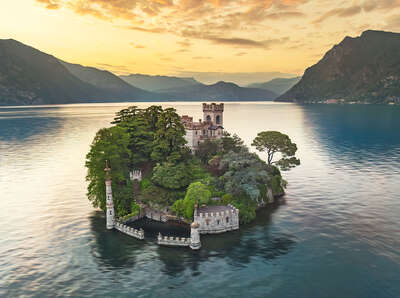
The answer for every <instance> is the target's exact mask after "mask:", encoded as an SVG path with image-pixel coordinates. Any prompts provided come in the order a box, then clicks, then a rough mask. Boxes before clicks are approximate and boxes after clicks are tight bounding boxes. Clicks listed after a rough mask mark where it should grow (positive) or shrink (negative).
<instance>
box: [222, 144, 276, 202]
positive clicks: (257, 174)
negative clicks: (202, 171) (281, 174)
mask: <svg viewBox="0 0 400 298" xmlns="http://www.w3.org/2000/svg"><path fill="white" fill-rule="evenodd" d="M222 166H223V167H225V168H226V171H225V174H224V175H223V176H221V178H220V180H221V182H222V184H223V188H224V191H225V192H226V193H230V194H232V195H233V196H239V195H241V194H246V195H247V196H249V197H250V198H251V199H252V200H254V201H256V202H259V201H260V200H261V199H262V198H261V193H260V189H259V184H266V183H267V181H268V178H269V177H270V174H269V172H268V166H267V165H266V164H265V162H264V161H262V160H261V159H260V158H259V157H258V156H257V154H255V153H250V152H249V151H248V150H247V148H242V149H241V150H240V151H239V152H237V153H236V152H233V151H232V152H229V153H227V154H225V156H224V158H223V159H222Z"/></svg>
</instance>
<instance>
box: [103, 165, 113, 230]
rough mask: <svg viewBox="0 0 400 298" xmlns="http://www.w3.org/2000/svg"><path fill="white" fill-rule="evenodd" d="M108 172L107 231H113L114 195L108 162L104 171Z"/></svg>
mask: <svg viewBox="0 0 400 298" xmlns="http://www.w3.org/2000/svg"><path fill="white" fill-rule="evenodd" d="M104 171H105V172H106V205H107V210H106V219H107V224H106V226H107V229H109V230H111V229H113V228H114V217H115V215H114V200H113V195H112V188H111V177H110V171H111V169H110V167H109V166H108V162H106V168H105V169H104Z"/></svg>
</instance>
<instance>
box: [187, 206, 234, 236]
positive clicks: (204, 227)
mask: <svg viewBox="0 0 400 298" xmlns="http://www.w3.org/2000/svg"><path fill="white" fill-rule="evenodd" d="M194 221H196V222H198V223H199V233H200V234H219V233H224V232H229V231H233V230H238V229H239V210H238V209H237V208H236V207H234V206H232V205H230V204H229V205H227V206H209V207H204V208H199V209H198V210H196V211H195V213H194Z"/></svg>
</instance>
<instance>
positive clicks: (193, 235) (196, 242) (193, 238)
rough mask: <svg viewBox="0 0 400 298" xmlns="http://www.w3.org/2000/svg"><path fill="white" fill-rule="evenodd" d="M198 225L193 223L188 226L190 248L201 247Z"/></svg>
mask: <svg viewBox="0 0 400 298" xmlns="http://www.w3.org/2000/svg"><path fill="white" fill-rule="evenodd" d="M199 226H200V225H199V223H198V222H196V221H194V222H193V223H192V224H191V225H190V245H189V246H190V248H191V249H199V248H200V247H201V242H200V233H199Z"/></svg>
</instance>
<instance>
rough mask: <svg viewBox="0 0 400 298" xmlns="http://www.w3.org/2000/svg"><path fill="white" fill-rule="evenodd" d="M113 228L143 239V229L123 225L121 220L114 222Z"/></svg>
mask: <svg viewBox="0 0 400 298" xmlns="http://www.w3.org/2000/svg"><path fill="white" fill-rule="evenodd" d="M114 228H115V229H116V230H118V231H120V232H121V233H124V234H126V235H128V236H131V237H134V238H136V239H140V240H143V239H144V231H143V229H140V230H138V229H134V228H132V227H129V226H127V225H124V224H123V223H121V222H118V221H117V222H115V225H114Z"/></svg>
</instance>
